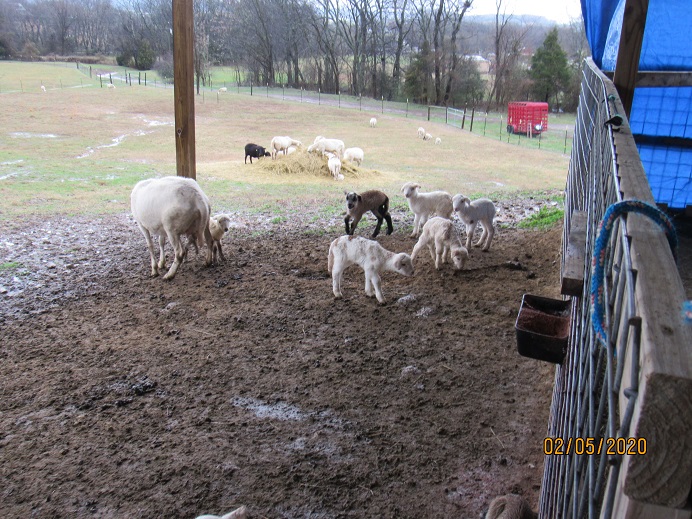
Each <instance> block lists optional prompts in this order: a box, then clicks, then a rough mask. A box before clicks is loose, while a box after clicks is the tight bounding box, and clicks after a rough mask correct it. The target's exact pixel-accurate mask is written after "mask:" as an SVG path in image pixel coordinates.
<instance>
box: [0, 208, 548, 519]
mask: <svg viewBox="0 0 692 519" xmlns="http://www.w3.org/2000/svg"><path fill="white" fill-rule="evenodd" d="M533 205H534V202H533V201H525V202H519V201H515V202H513V203H512V204H509V205H506V206H505V207H501V208H500V215H499V216H500V218H499V224H501V225H500V226H499V227H500V228H499V229H498V232H497V234H496V238H495V241H494V242H493V246H492V249H491V251H490V252H488V253H482V252H480V251H479V250H478V249H474V250H472V252H471V259H470V261H469V263H468V265H467V270H464V271H462V272H460V273H454V272H453V271H452V269H451V267H449V266H445V268H444V269H442V271H440V272H436V271H435V269H434V267H433V265H432V262H431V260H430V258H429V256H427V255H426V256H423V257H422V259H421V260H420V261H419V262H417V266H416V267H417V273H416V276H415V277H413V278H404V277H402V276H399V275H397V274H393V273H387V274H385V276H384V278H383V283H382V286H383V291H384V295H385V297H386V298H387V300H388V302H387V304H386V305H379V304H378V303H377V301H376V300H375V299H369V298H367V297H366V296H365V293H364V290H363V280H364V277H363V273H362V271H360V270H359V269H358V268H357V267H351V269H349V270H347V271H346V274H345V286H344V295H345V300H341V301H336V300H334V298H333V295H332V291H331V280H330V278H329V276H328V273H327V270H326V267H327V250H328V247H329V243H330V241H331V240H332V239H333V238H335V237H337V236H338V235H339V234H340V232H341V227H340V225H341V224H340V218H339V217H338V215H337V216H336V217H335V218H334V219H333V220H331V221H330V222H314V221H312V220H311V219H310V218H307V217H306V222H310V223H300V222H294V221H291V222H286V223H284V224H280V225H273V224H271V223H269V220H270V215H266V216H262V215H260V216H254V217H252V218H251V217H249V216H241V215H236V220H237V225H238V226H237V227H236V228H234V229H233V230H232V231H231V233H230V235H229V236H226V237H225V239H224V244H225V252H226V256H227V261H226V262H225V263H224V264H221V265H218V266H215V267H211V268H205V267H204V266H203V261H202V257H201V256H200V257H199V258H194V256H193V261H191V262H189V263H187V264H186V265H185V266H184V267H183V268H182V270H181V271H180V272H179V273H178V276H177V277H176V278H175V279H174V280H173V281H171V282H165V281H162V280H161V279H160V278H156V279H151V278H150V277H149V259H148V252H147V250H146V247H145V243H144V240H143V238H142V236H141V235H140V234H139V231H138V230H137V228H136V226H135V225H134V223H133V221H132V219H131V217H130V216H129V214H121V215H115V216H107V217H97V218H89V219H88V218H85V217H75V218H53V219H35V220H29V221H21V222H11V223H7V222H5V223H3V226H2V227H1V229H2V231H1V232H0V254H2V259H1V261H0V263H2V264H4V265H5V268H4V269H3V270H2V271H0V480H1V481H2V485H0V510H2V511H3V517H8V518H10V517H12V518H28V517H46V518H47V517H50V518H54V517H70V518H76V517H104V518H125V517H127V518H138V517H142V518H159V517H161V518H164V517H165V518H169V519H170V518H178V517H179V518H194V517H196V516H197V515H199V514H201V513H204V512H206V513H217V514H220V513H222V512H227V511H230V510H232V509H234V508H236V507H238V506H241V505H246V506H247V507H248V510H249V512H250V516H251V517H259V518H261V517H266V518H341V517H353V518H359V519H360V518H366V517H367V518H419V519H420V518H478V517H480V516H481V514H482V513H483V511H484V510H485V509H486V508H487V505H488V503H489V501H490V500H491V499H492V498H493V497H494V496H496V495H499V494H504V493H509V492H514V493H519V494H522V495H524V496H525V497H526V498H527V499H528V501H529V502H530V503H531V504H532V506H533V507H534V508H535V507H536V505H537V500H538V492H539V487H540V483H541V476H542V467H543V456H542V440H543V437H544V435H545V431H546V428H547V420H548V406H549V401H550V396H551V390H552V382H553V373H554V369H553V367H552V365H549V364H546V363H542V362H538V361H534V360H531V359H527V358H524V357H521V356H519V355H518V354H517V351H516V339H515V331H514V322H515V319H516V316H517V312H518V309H519V305H520V302H521V297H522V295H523V294H524V293H527V292H528V293H534V294H541V295H547V296H553V297H554V296H557V294H558V292H559V287H558V285H559V250H560V239H561V237H560V234H561V230H560V228H559V226H558V227H557V228H554V229H552V230H548V231H530V230H521V229H517V228H516V227H515V225H514V224H515V223H516V220H517V219H519V218H521V217H523V216H524V215H525V214H526V213H528V212H531V210H532V206H533ZM394 220H395V228H396V231H395V233H394V234H393V235H392V236H382V237H381V238H379V240H380V243H382V244H383V245H384V246H385V247H387V248H388V249H390V250H396V251H408V252H410V251H411V249H412V248H413V245H414V241H413V240H412V239H411V238H409V237H408V232H407V229H406V228H405V227H404V228H402V223H404V224H408V225H409V226H410V223H411V217H410V215H409V214H403V213H402V214H395V215H394ZM330 225H332V227H330ZM373 227H374V222H373V220H372V219H369V220H367V221H365V220H364V221H363V222H361V225H360V226H359V228H358V231H357V233H358V234H360V235H368V234H369V233H370V232H371V231H372V229H373ZM325 229H327V230H325ZM408 229H409V230H410V227H409V228H408Z"/></svg>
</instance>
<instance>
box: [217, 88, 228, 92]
mask: <svg viewBox="0 0 692 519" xmlns="http://www.w3.org/2000/svg"><path fill="white" fill-rule="evenodd" d="M227 91H228V88H226V87H221V88H219V92H227Z"/></svg>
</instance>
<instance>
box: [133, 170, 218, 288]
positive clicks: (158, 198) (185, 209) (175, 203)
mask: <svg viewBox="0 0 692 519" xmlns="http://www.w3.org/2000/svg"><path fill="white" fill-rule="evenodd" d="M130 205H131V208H132V215H133V216H134V219H135V221H136V222H137V225H138V226H139V229H140V231H142V235H143V236H144V239H145V240H146V241H147V246H148V247H149V254H150V256H151V275H152V277H153V276H158V275H159V271H160V270H162V269H164V268H165V267H166V254H165V252H164V245H165V243H166V237H168V239H169V240H170V242H171V244H172V245H173V250H174V251H175V259H174V261H173V264H172V265H171V268H170V269H169V270H168V272H167V273H166V275H165V276H163V279H173V277H174V276H175V274H176V272H177V271H178V267H179V266H180V264H181V263H182V262H183V260H184V259H185V252H186V251H185V248H184V247H183V245H182V242H181V241H180V237H181V236H183V235H188V236H195V237H201V236H203V237H204V242H206V244H207V247H208V251H207V258H206V265H207V266H209V265H211V263H212V255H213V252H212V247H213V241H212V238H211V233H210V232H209V213H210V206H209V199H208V198H207V195H205V194H204V192H203V191H202V189H201V188H200V187H199V185H198V184H197V182H195V181H194V180H192V179H190V178H184V177H163V178H150V179H148V180H142V181H140V182H137V184H136V185H135V187H134V188H133V189H132V194H131V195H130ZM152 234H156V235H158V237H159V251H160V257H159V262H158V264H157V262H156V257H155V254H154V245H153V242H152V238H151V235H152Z"/></svg>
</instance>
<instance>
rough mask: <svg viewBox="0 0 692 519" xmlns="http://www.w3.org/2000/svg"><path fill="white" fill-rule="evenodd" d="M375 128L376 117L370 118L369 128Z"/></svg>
mask: <svg viewBox="0 0 692 519" xmlns="http://www.w3.org/2000/svg"><path fill="white" fill-rule="evenodd" d="M375 126H377V118H376V117H372V118H371V119H370V128H374V127H375Z"/></svg>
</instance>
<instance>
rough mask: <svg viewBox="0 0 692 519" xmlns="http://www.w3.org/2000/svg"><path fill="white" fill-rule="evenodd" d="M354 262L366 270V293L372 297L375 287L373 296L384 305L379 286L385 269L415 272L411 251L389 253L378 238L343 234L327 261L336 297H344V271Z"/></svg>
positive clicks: (405, 274) (331, 247)
mask: <svg viewBox="0 0 692 519" xmlns="http://www.w3.org/2000/svg"><path fill="white" fill-rule="evenodd" d="M351 265H360V266H361V268H362V269H363V271H364V272H365V293H366V295H367V296H368V297H372V296H373V288H374V289H375V294H374V295H375V296H376V297H377V300H378V301H379V302H380V303H381V304H384V303H385V299H384V296H383V295H382V289H381V288H380V275H381V274H382V272H384V271H392V272H398V273H399V274H403V275H404V276H412V275H413V273H414V270H413V262H412V261H411V256H409V255H408V254H406V253H403V252H401V253H399V254H396V253H394V252H390V251H388V250H387V249H385V248H384V247H382V246H381V245H380V244H379V243H377V242H376V241H373V240H368V239H366V238H361V237H360V236H356V237H353V236H341V237H340V238H337V239H336V240H334V241H333V242H332V243H331V244H330V246H329V258H328V260H327V268H328V269H329V273H330V274H331V275H332V290H333V291H334V297H336V298H337V299H338V298H342V297H343V294H342V293H341V278H342V276H343V273H344V270H346V269H347V268H348V267H350V266H351Z"/></svg>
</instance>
